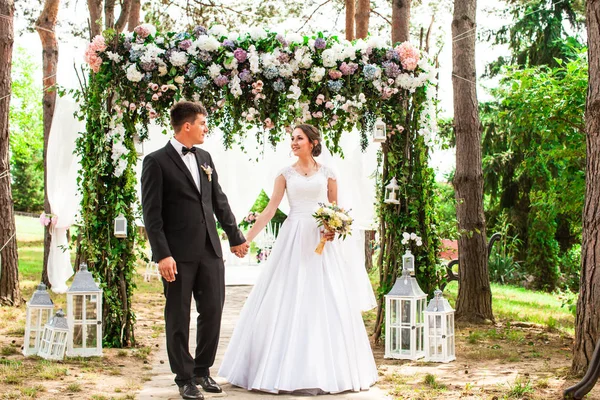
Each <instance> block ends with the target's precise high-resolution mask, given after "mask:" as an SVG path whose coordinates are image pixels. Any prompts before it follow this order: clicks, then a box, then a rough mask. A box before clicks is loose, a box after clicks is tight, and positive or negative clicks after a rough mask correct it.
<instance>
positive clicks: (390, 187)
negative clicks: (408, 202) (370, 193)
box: [383, 177, 400, 204]
mask: <svg viewBox="0 0 600 400" xmlns="http://www.w3.org/2000/svg"><path fill="white" fill-rule="evenodd" d="M399 189H400V186H398V181H397V180H396V177H393V178H392V180H391V181H390V183H388V184H387V185H386V186H385V200H384V201H383V202H384V203H386V204H400V202H399V201H398V190H399Z"/></svg>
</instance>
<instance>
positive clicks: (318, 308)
mask: <svg viewBox="0 0 600 400" xmlns="http://www.w3.org/2000/svg"><path fill="white" fill-rule="evenodd" d="M280 175H283V176H284V177H285V179H286V191H287V197H288V200H289V203H290V212H289V215H288V218H287V219H286V221H285V223H284V224H283V225H282V227H281V230H280V232H279V236H278V238H277V241H276V243H275V245H274V247H273V250H272V252H271V255H270V256H269V259H268V260H267V262H266V264H265V267H264V270H263V271H262V273H261V276H260V277H259V279H258V282H257V283H256V285H255V286H254V288H253V290H252V292H251V293H250V295H249V297H248V299H247V301H246V304H245V305H244V307H243V309H242V312H241V315H240V318H239V321H238V323H237V325H236V327H235V329H234V332H233V336H232V338H231V341H230V342H229V347H228V348H227V352H226V353H225V357H224V359H223V363H222V364H221V368H220V370H219V375H220V376H222V377H224V378H226V379H227V380H228V381H229V382H230V383H232V384H233V385H236V386H240V387H243V388H246V389H248V390H259V391H264V392H270V393H281V392H300V393H303V394H321V393H338V392H344V391H359V390H367V389H369V387H370V386H372V385H373V384H374V383H375V381H376V380H377V367H376V365H375V360H374V359H373V354H372V352H371V347H370V344H369V339H368V337H367V332H366V329H365V326H364V324H363V320H362V316H361V312H360V305H359V304H358V301H357V296H356V293H352V290H351V289H350V288H349V286H348V285H346V282H348V279H347V277H345V273H347V272H348V268H347V267H348V265H346V261H345V260H344V255H343V254H342V251H341V243H340V242H339V240H338V239H336V240H334V241H333V242H327V243H326V244H325V249H324V251H323V254H321V255H319V254H317V253H315V251H314V250H315V248H316V247H317V245H318V244H319V241H320V238H321V234H320V228H319V227H318V226H317V224H316V221H315V219H314V218H313V217H312V214H313V213H314V211H315V210H316V209H317V208H318V203H319V202H321V203H325V202H327V180H328V178H333V179H335V177H334V176H333V173H332V171H331V170H330V169H329V168H327V167H326V166H320V169H319V171H318V172H316V173H315V174H314V175H312V176H309V177H305V176H302V175H300V174H299V173H298V172H296V170H295V169H293V168H292V167H291V166H290V167H287V168H284V169H283V170H282V171H281V173H280ZM361 268H362V270H363V271H364V266H361ZM371 293H372V291H371Z"/></svg>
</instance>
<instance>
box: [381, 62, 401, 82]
mask: <svg viewBox="0 0 600 400" xmlns="http://www.w3.org/2000/svg"><path fill="white" fill-rule="evenodd" d="M382 66H383V68H385V75H386V76H387V77H388V78H395V77H397V76H398V75H400V67H399V66H398V64H396V63H395V62H392V61H386V62H384V63H383V64H382Z"/></svg>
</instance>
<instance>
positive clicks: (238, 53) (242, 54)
mask: <svg viewBox="0 0 600 400" xmlns="http://www.w3.org/2000/svg"><path fill="white" fill-rule="evenodd" d="M233 56H234V57H235V59H236V60H237V61H238V62H239V63H243V62H244V61H246V59H247V58H248V53H246V51H245V50H244V49H240V48H237V49H235V51H234V52H233Z"/></svg>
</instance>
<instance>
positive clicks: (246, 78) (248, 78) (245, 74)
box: [240, 69, 252, 82]
mask: <svg viewBox="0 0 600 400" xmlns="http://www.w3.org/2000/svg"><path fill="white" fill-rule="evenodd" d="M240 79H241V81H242V82H252V74H251V73H250V71H248V70H247V69H244V70H242V72H240Z"/></svg>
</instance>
